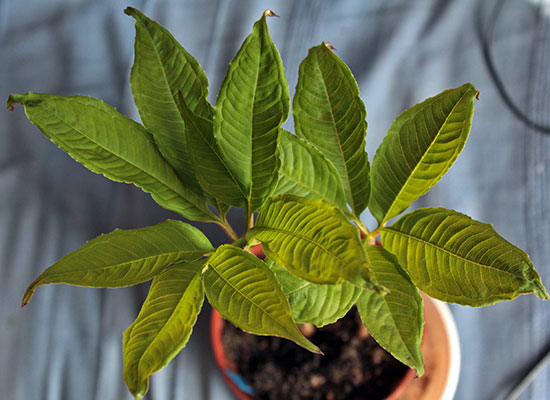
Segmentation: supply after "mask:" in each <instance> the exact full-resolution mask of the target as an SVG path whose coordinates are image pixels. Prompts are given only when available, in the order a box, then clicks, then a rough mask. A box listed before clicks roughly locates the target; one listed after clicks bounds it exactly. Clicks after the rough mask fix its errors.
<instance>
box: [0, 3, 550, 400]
mask: <svg viewBox="0 0 550 400" xmlns="http://www.w3.org/2000/svg"><path fill="white" fill-rule="evenodd" d="M497 1H498V0H497ZM502 3H503V4H502V5H501V7H502V8H501V9H500V11H499V12H498V13H493V11H494V10H495V6H496V4H497V3H496V1H495V0H486V1H472V0H456V1H430V0H425V1H411V0H400V1H398V0H368V1H367V0H341V1H291V0H289V1H278V0H271V1H252V0H249V1H221V0H220V1H204V0H195V1H192V0H186V1H184V0H173V1H161V0H155V1H153V0H152V1H144V0H142V1H130V0H127V1H120V0H115V1H113V0H96V1H89V0H48V1H44V0H26V1H21V0H0V99H6V98H7V96H8V94H9V93H12V92H26V91H37V92H48V93H57V94H63V95H72V94H83V95H91V96H96V97H101V98H103V99H105V100H106V101H107V102H108V103H110V104H112V105H114V106H116V107H117V108H118V109H119V110H120V111H121V112H123V113H125V114H127V115H128V116H130V117H134V118H137V113H136V109H135V106H134V103H133V100H132V97H131V92H130V89H129V84H128V77H129V70H130V67H131V65H132V62H133V38H134V28H133V20H132V19H131V18H129V17H127V16H126V15H124V14H123V13H122V10H123V9H124V7H125V6H126V5H133V6H134V7H137V8H139V9H141V10H143V11H144V12H145V13H147V14H148V15H150V16H151V17H153V18H155V19H156V20H158V21H160V22H161V23H163V24H164V25H165V26H166V27H168V28H169V29H170V30H171V31H172V32H173V34H174V35H175V36H176V38H177V39H179V40H180V41H181V42H182V43H183V45H184V46H185V47H186V48H187V50H188V51H189V52H190V53H191V54H193V55H194V56H195V57H196V58H197V59H198V60H199V62H200V63H201V64H202V65H203V66H204V68H205V70H206V72H207V74H208V76H209V79H210V83H211V90H210V92H211V95H210V99H211V100H212V101H215V94H216V92H217V89H218V87H219V85H220V83H221V80H222V79H223V76H224V73H225V70H226V67H227V64H228V62H229V60H230V59H231V58H232V57H233V55H234V54H235V52H236V50H237V49H238V47H239V46H240V44H241V42H242V40H243V39H244V37H245V36H246V35H247V34H248V33H249V32H250V31H251V27H252V23H253V21H255V20H256V19H257V18H258V17H259V16H260V14H261V12H262V11H263V10H264V9H265V8H271V9H273V10H275V11H276V12H277V13H278V14H280V15H281V18H280V19H271V20H270V21H269V25H270V30H271V33H272V36H273V39H274V41H275V43H276V44H277V46H278V48H279V51H280V53H281V55H282V58H283V60H284V63H285V66H286V76H287V79H288V82H289V84H290V86H291V94H292V92H293V88H294V86H295V84H296V80H297V69H298V65H299V62H300V61H301V59H303V57H305V55H306V53H307V49H308V48H309V47H311V46H313V45H317V44H319V43H320V42H321V41H331V42H332V44H333V45H334V47H335V48H336V49H337V50H336V51H337V53H338V55H339V56H340V57H342V58H343V59H344V60H345V61H346V62H347V63H348V64H349V66H350V67H351V69H352V71H353V72H354V74H355V76H356V78H357V80H358V82H359V86H360V89H361V95H362V97H363V99H364V100H365V102H366V105H367V114H368V115H367V120H368V123H369V128H368V133H367V142H368V145H367V147H368V151H369V154H370V156H371V157H372V155H373V154H374V150H375V149H376V147H377V146H378V144H379V143H380V141H381V140H382V138H383V136H384V135H385V133H386V131H387V128H388V127H389V125H390V123H391V121H392V120H393V118H394V117H395V116H396V115H397V114H398V113H400V112H401V111H403V110H404V109H405V108H407V107H409V106H411V105H412V104H414V103H416V102H418V101H421V100H423V99H424V98H426V97H428V96H431V95H433V94H436V93H438V92H440V91H441V90H443V89H446V88H449V87H456V86H458V85H460V84H462V83H464V82H468V81H471V82H474V83H475V84H476V86H477V87H478V89H480V90H481V99H480V101H479V102H477V103H476V114H475V117H474V122H473V127H472V131H471V137H470V140H469V142H468V144H467V145H466V147H465V149H464V151H463V153H462V155H461V156H460V157H459V159H458V161H457V162H456V164H455V165H454V166H453V167H452V169H451V170H450V171H449V173H448V174H447V175H446V176H445V177H444V178H443V179H442V181H441V182H440V183H439V184H438V186H437V187H436V188H435V189H434V190H432V191H431V192H430V193H429V194H428V195H426V196H425V197H423V198H422V199H420V200H419V201H418V202H417V204H416V206H428V205H434V206H439V205H441V206H444V207H448V208H452V209H455V210H458V211H461V212H464V213H468V214H470V215H471V216H473V217H474V218H476V219H479V220H481V221H484V222H490V223H493V224H494V226H495V228H496V229H497V230H498V231H499V232H500V233H501V234H502V235H503V236H504V237H505V238H507V239H509V240H510V241H512V242H514V243H516V244H518V245H519V246H520V247H522V248H524V249H526V250H527V251H528V252H529V253H530V255H531V257H532V260H533V261H534V263H535V265H536V267H537V268H538V270H539V271H540V273H541V275H542V277H543V280H544V281H545V282H546V284H547V285H549V284H550V189H549V188H550V180H549V179H550V135H548V134H545V133H543V132H542V131H541V130H540V129H535V128H534V126H535V125H536V124H539V125H543V126H544V125H549V124H550V84H549V83H550V75H549V74H550V5H549V2H548V1H547V0H532V1H515V0H513V1H505V2H504V1H503V2H502ZM490 21H493V22H490ZM491 24H492V25H493V27H492V30H493V33H492V35H491V38H490V40H489V45H488V50H489V53H490V61H492V65H493V66H494V69H495V71H496V72H497V74H498V76H499V77H500V79H501V81H502V83H503V85H504V88H501V90H504V92H505V93H507V94H508V96H509V98H508V101H510V100H511V101H512V103H513V104H514V105H515V106H516V108H517V109H516V112H515V113H514V112H513V111H512V109H511V108H510V107H509V106H508V105H507V104H506V101H505V100H504V97H503V96H502V93H501V92H499V89H497V85H496V84H495V79H494V78H492V77H491V76H490V74H489V67H490V63H488V62H487V60H486V59H485V58H484V55H483V52H482V46H481V40H480V32H487V30H488V29H491ZM288 127H292V124H291V122H290V123H289V124H288ZM167 217H174V215H172V214H170V213H169V212H166V211H163V210H161V209H160V208H159V207H157V206H156V205H155V204H154V203H153V202H152V200H151V199H150V197H149V196H148V195H146V194H144V193H142V192H140V191H139V190H138V189H136V188H135V187H133V186H130V185H124V184H118V183H114V182H110V181H107V180H106V179H104V178H103V177H101V176H98V175H94V174H92V173H91V172H89V171H88V170H86V169H85V168H84V167H82V166H80V165H79V164H77V163H75V162H74V161H73V160H72V159H71V158H70V157H68V156H67V155H65V154H64V153H63V152H62V151H60V150H59V149H57V148H56V147H55V146H54V145H53V144H52V143H50V142H49V141H48V140H47V139H46V138H45V137H44V136H42V135H41V134H40V132H39V131H38V129H37V128H35V127H34V126H32V125H31V124H30V123H29V122H28V121H27V120H26V118H25V116H24V113H23V110H22V109H21V108H20V107H18V108H17V110H16V111H15V112H13V113H8V112H7V111H6V110H5V108H4V107H1V110H0V398H1V399H6V400H35V399H47V400H58V399H63V400H65V399H67V400H73V399H79V400H92V399H93V400H115V399H116V400H119V399H129V398H130V396H129V394H128V392H127V390H126V388H125V386H124V384H123V380H122V373H121V372H122V364H121V333H122V331H123V330H124V329H126V327H127V326H128V325H129V324H130V323H131V322H132V320H133V318H134V317H135V316H136V314H137V311H138V309H139V305H140V303H141V301H142V300H143V299H144V295H145V294H146V287H137V288H128V289H120V290H97V289H83V288H73V287H68V286H65V285H52V286H49V287H41V288H40V289H39V290H38V291H37V293H36V296H35V298H34V299H33V301H32V302H31V303H30V305H29V306H27V308H25V309H23V310H19V303H20V299H21V295H22V293H23V291H24V289H25V287H26V285H27V284H28V283H29V282H30V281H31V280H32V279H33V278H34V277H35V276H36V275H37V274H39V273H40V272H41V270H42V269H43V268H45V267H46V266H48V265H50V264H51V263H53V262H54V261H55V260H56V259H58V258H59V257H61V256H62V255H64V254H66V253H67V252H69V251H71V250H74V249H76V248H77V247H79V246H81V245H82V244H83V243H84V242H85V241H86V240H88V239H90V238H92V237H94V236H96V235H98V234H100V233H103V232H109V231H111V230H113V229H114V228H115V227H122V228H131V227H141V226H145V225H148V224H153V223H156V222H159V221H161V220H163V219H165V218H167ZM235 217H237V216H235ZM201 227H204V228H205V230H206V231H208V232H211V233H212V234H213V235H214V237H215V241H217V242H218V243H219V242H220V241H222V240H223V236H222V233H221V231H218V230H217V229H216V228H215V227H214V228H213V227H210V226H207V225H201ZM452 311H453V313H454V316H455V318H456V321H457V325H458V330H459V332H460V340H461V345H462V365H463V367H462V372H461V375H460V382H459V389H458V393H457V395H456V399H460V400H475V399H482V400H485V399H486V400H492V399H499V398H502V397H503V396H504V395H505V394H506V393H507V392H508V391H509V390H510V389H511V388H512V387H513V385H514V384H516V383H517V381H518V380H519V379H520V378H521V376H522V375H523V373H524V372H525V371H526V369H527V368H528V367H529V366H530V365H531V364H532V363H533V362H534V361H536V359H537V357H539V355H540V354H541V353H540V352H541V351H542V350H543V349H544V348H545V347H547V346H548V345H549V344H550V302H548V303H543V302H542V301H540V300H538V299H537V298H535V297H534V296H522V297H520V298H519V299H518V300H516V301H514V302H505V303H500V304H498V305H495V306H491V307H488V308H484V309H472V308H465V307H460V306H453V307H452ZM150 393H151V395H150V398H151V399H155V400H168V399H193V400H196V399H213V400H224V399H229V398H231V395H230V393H229V392H228V390H227V389H226V388H225V386H224V384H223V381H222V379H221V377H220V375H219V373H218V372H217V371H216V369H215V368H214V363H213V359H212V354H211V350H210V348H209V345H208V309H206V308H205V310H204V312H203V314H202V315H201V317H200V319H199V323H198V326H197V327H196V329H195V332H194V333H193V335H192V338H191V341H190V343H189V345H188V346H187V348H186V349H185V350H184V351H183V352H182V353H181V354H180V355H179V356H178V357H177V358H176V359H175V360H174V361H173V362H172V364H171V365H170V366H169V367H168V368H166V369H165V370H164V371H162V372H161V373H159V374H157V375H156V376H154V377H153V379H152V386H151V392H150ZM548 398H550V367H546V368H545V370H543V372H542V373H541V375H539V377H538V378H537V379H536V381H535V382H534V383H533V384H532V385H531V386H530V387H529V389H528V390H527V391H526V392H525V393H524V395H523V396H522V399H533V400H541V399H548Z"/></svg>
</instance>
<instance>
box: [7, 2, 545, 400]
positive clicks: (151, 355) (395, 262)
mask: <svg viewBox="0 0 550 400" xmlns="http://www.w3.org/2000/svg"><path fill="white" fill-rule="evenodd" d="M125 12H126V13H127V14H128V15H130V16H132V17H134V18H135V20H136V42H135V53H136V54H135V62H134V66H133V68H132V72H131V77H130V80H131V86H132V91H133V95H134V99H135V102H136V105H137V107H138V110H139V113H140V116H141V120H142V122H143V125H141V124H139V123H137V122H135V121H132V120H130V119H128V118H127V117H125V116H124V115H122V114H120V113H118V112H117V111H116V110H115V109H114V108H112V107H111V106H109V105H107V104H105V103H104V102H102V101H101V100H98V99H94V98H90V97H82V96H74V97H62V96H55V95H49V94H38V93H27V94H13V95H11V96H10V97H9V99H8V108H9V109H13V106H14V105H15V104H23V106H24V108H25V112H26V114H27V116H28V118H29V119H30V121H31V122H32V123H34V124H35V125H36V126H38V127H39V128H40V129H41V130H42V132H43V133H44V134H45V135H46V136H47V137H48V138H50V139H51V140H52V141H53V142H54V143H55V144H56V145H58V146H59V147H60V148H61V149H62V150H64V151H66V152H67V153H68V154H70V155H71V156H72V157H73V158H74V159H75V160H77V161H79V162H80V163H82V164H84V165H85V166H86V167H88V168H89V169H90V170H91V171H93V172H96V173H101V174H103V175H105V176H106V177H108V178H110V179H113V180H115V181H121V182H126V183H133V184H134V185H136V186H138V187H140V188H142V189H143V190H144V191H146V192H149V193H150V194H151V196H152V197H153V199H154V200H155V201H156V202H157V203H158V204H159V205H161V206H162V207H164V208H166V209H168V210H171V211H174V212H176V213H178V214H179V215H181V216H182V217H184V218H186V219H189V220H194V221H202V222H211V223H214V224H217V225H218V226H219V227H221V229H223V230H224V231H225V232H226V233H227V235H228V237H229V238H230V241H231V243H230V244H224V245H222V246H220V247H218V248H213V247H212V245H211V244H210V242H209V240H208V239H207V238H206V237H205V236H204V235H203V234H202V233H201V232H200V231H199V230H198V229H196V228H194V227H193V226H191V225H189V224H187V223H184V222H182V221H175V220H168V221H165V222H162V223H160V224H158V225H154V226H150V227H145V228H141V229H133V230H115V231H114V232H111V233H108V234H104V235H101V236H99V237H97V238H95V239H92V240H90V241H89V242H88V243H86V244H85V245H84V246H82V247H81V248H80V249H78V250H76V251H74V252H72V253H70V254H68V255H66V256H65V257H63V258H61V259H60V260H59V261H57V262H56V263H55V264H54V265H52V266H51V267H49V268H47V269H46V270H45V271H44V272H43V273H42V274H41V275H40V276H38V277H37V278H36V279H35V280H34V281H33V282H32V283H31V284H30V286H29V287H28V289H27V290H26V292H25V294H24V297H23V305H26V304H27V303H28V302H29V300H30V298H31V297H32V295H33V293H34V292H35V290H36V289H37V288H38V287H39V286H40V285H43V284H47V283H66V284H71V285H79V286H90V287H107V288H114V287H123V286H130V285H135V284H139V283H142V282H146V281H149V280H152V284H151V287H150V289H149V294H148V297H147V299H146V300H145V303H144V304H143V307H142V309H141V311H140V313H139V315H138V317H137V319H136V320H135V322H134V323H133V324H132V325H131V326H130V327H129V328H128V329H127V330H126V331H125V332H124V339H123V352H124V380H125V382H126V384H127V386H128V388H129V390H130V391H131V392H132V394H133V395H134V396H135V398H136V399H140V398H142V397H143V396H145V394H146V393H147V390H148V383H149V377H150V375H152V374H154V373H155V372H157V371H158V370H160V369H161V368H163V367H164V366H165V365H166V364H167V363H168V362H169V361H170V360H171V359H172V358H173V357H174V356H175V355H176V354H177V353H178V352H179V351H180V350H181V349H182V348H183V347H184V346H185V344H186V342H187V340H188V338H189V336H190V334H191V331H192V329H193V325H194V323H195V321H196V319H197V315H198V314H199V312H200V310H201V307H202V304H203V300H204V296H205V294H206V297H207V298H208V300H209V302H210V304H211V305H212V306H213V307H214V308H215V309H216V310H218V311H219V313H220V314H221V316H222V317H223V318H225V319H226V320H228V321H230V322H232V323H233V324H234V325H235V326H237V327H239V328H241V329H242V330H244V331H247V332H250V333H253V334H257V335H273V336H278V337H281V338H285V339H289V340H291V341H293V342H295V343H296V344H298V345H299V346H301V347H303V348H304V349H307V350H308V351H311V352H314V353H321V352H322V349H320V348H318V347H317V346H316V345H315V344H314V343H312V342H311V341H310V340H309V339H308V338H307V337H305V336H304V334H303V332H302V331H301V330H300V329H299V328H298V327H297V325H296V322H300V323H309V324H312V325H315V326H323V325H326V324H329V323H332V322H335V321H337V320H339V319H340V318H342V317H343V316H344V315H345V314H346V313H347V312H348V310H349V309H350V308H352V306H353V305H354V304H357V308H358V310H359V313H360V315H361V319H362V322H363V323H364V325H365V326H366V328H367V329H368V332H369V333H370V335H371V336H372V337H373V338H374V339H376V341H377V342H378V343H379V344H380V345H381V346H382V347H383V348H385V349H386V350H388V351H389V352H390V353H391V354H392V355H393V356H394V357H395V358H396V359H398V360H399V361H401V362H402V363H404V364H406V365H407V366H409V367H411V368H413V369H414V370H415V371H416V373H417V374H418V375H422V373H423V360H422V354H421V351H420V346H421V339H422V332H423V311H422V297H421V296H420V294H419V291H418V289H420V290H422V291H423V292H424V293H426V294H427V295H429V296H432V297H434V298H436V299H440V300H443V301H447V302H452V303H458V304H463V305H469V306H473V307H479V306H485V305H489V304H493V303H495V302H497V301H501V300H510V299H513V298H515V297H517V296H518V295H520V294H523V293H534V294H535V295H537V296H538V297H540V298H541V299H545V300H546V299H548V298H549V294H548V292H547V291H546V289H545V288H544V286H543V284H542V282H541V280H540V277H539V275H538V274H537V272H536V271H535V269H534V267H533V265H532V263H531V262H530V260H529V257H528V256H527V254H525V253H524V252H523V251H521V250H520V249H518V248H517V247H515V246H514V245H512V244H510V243H508V242H507V241H506V240H505V239H503V238H502V237H501V236H499V235H498V234H497V233H496V232H495V231H494V230H493V228H492V227H491V226H490V225H486V224H483V223H481V222H477V221H474V220H472V219H471V218H469V217H467V216H465V215H463V214H460V213H458V212H456V211H453V210H446V209H442V208H424V209H420V210H416V211H413V212H410V213H407V214H404V215H403V216H401V217H400V218H399V219H398V220H397V221H396V222H394V223H392V224H390V222H391V221H392V220H393V218H394V217H397V216H399V215H400V214H401V213H402V212H403V211H405V210H406V209H407V208H408V207H409V205H410V204H411V203H412V202H413V201H414V200H415V199H417V198H418V197H419V196H421V195H423V194H424V193H426V192H427V191H428V190H429V189H430V188H431V187H432V186H433V185H435V184H436V183H437V181H438V180H439V179H440V178H441V177H442V176H443V175H444V174H445V173H446V171H447V170H448V169H449V167H450V166H451V164H452V163H453V162H454V160H455V159H456V157H457V156H458V154H459V153H460V151H461V150H462V148H463V146H464V143H465V141H466V139H467V136H468V133H469V129H470V124H471V119H472V115H473V107H474V106H473V104H474V99H475V98H476V97H477V96H478V91H477V90H476V89H475V88H474V86H473V85H472V84H465V85H463V86H460V87H458V88H455V89H450V90H446V91H444V92H442V93H440V94H439V95H437V96H435V97H432V98H429V99H427V100H426V101H424V102H422V103H420V104H417V105H415V106H414V107H412V108H411V109H409V110H407V111H405V112H404V113H402V114H401V115H399V116H398V117H397V118H396V120H395V121H394V123H393V124H392V126H391V128H390V130H389V132H388V135H387V136H386V138H385V139H384V141H383V143H382V144H381V146H380V147H379V149H378V150H377V152H376V154H375V156H374V158H373V161H372V165H370V163H369V160H368V156H367V153H366V151H365V134H366V128H367V123H366V121H365V118H366V111H365V106H364V104H363V101H362V100H361V98H360V97H359V90H358V87H357V84H356V82H355V80H354V78H353V76H352V74H351V71H350V70H349V68H348V67H347V66H346V65H345V64H344V62H343V61H342V60H341V59H340V58H338V56H337V55H336V54H335V53H334V52H333V50H332V46H331V45H330V43H322V44H321V45H319V46H316V47H313V48H312V49H310V50H309V54H308V55H307V57H306V58H305V59H304V61H303V62H302V64H301V65H300V72H299V80H298V84H297V87H296V94H295V96H294V99H293V108H292V112H293V115H294V123H295V130H296V135H294V134H292V133H290V132H287V131H285V130H283V129H282V128H281V125H282V123H283V122H284V121H285V120H286V119H287V117H288V114H289V110H290V96H289V91H288V86H287V84H286V81H285V77H284V73H283V65H282V62H281V59H280V57H279V54H278V52H277V49H276V48H275V45H274V44H273V42H272V41H271V38H270V36H269V31H268V28H267V23H266V18H267V17H270V16H276V14H275V13H273V12H272V11H269V10H266V11H265V12H264V14H263V15H262V17H261V18H260V19H259V20H258V21H257V22H256V23H255V24H254V29H253V32H252V34H250V36H248V37H247V38H246V40H245V41H244V43H243V45H242V47H241V49H240V50H239V51H238V53H237V55H236V56H235V58H234V59H233V61H232V62H231V63H230V65H229V68H228V71H227V75H226V77H225V80H224V81H223V83H222V85H221V88H220V91H219V94H218V97H217V101H216V104H215V106H212V105H211V104H210V103H209V102H208V101H207V99H206V98H207V94H208V81H207V78H206V75H205V73H204V71H203V70H202V68H201V66H200V65H199V64H198V62H197V61H196V60H195V59H194V58H193V57H192V56H191V55H190V54H189V53H187V52H186V51H185V49H184V48H183V47H181V45H180V44H179V43H178V42H177V41H176V40H175V39H174V38H173V37H172V36H171V35H170V33H169V32H168V31H167V30H166V29H164V28H163V27H162V26H160V25H159V24H158V23H156V22H154V21H152V20H151V19H149V18H147V17H146V16H145V15H143V14H142V13H141V12H139V11H138V10H136V9H133V8H131V7H128V8H127V9H126V10H125ZM232 206H234V207H241V208H243V210H244V218H245V221H246V231H245V232H244V234H242V235H239V234H237V233H236V232H235V230H234V229H233V228H232V226H231V224H230V223H229V221H228V219H227V217H226V216H227V212H228V210H229V209H230V207H232ZM367 207H368V208H369V210H370V212H371V213H372V214H373V216H374V217H375V218H376V220H377V221H378V226H377V227H375V228H374V229H368V228H367V226H366V225H365V224H364V223H363V222H362V220H361V219H360V216H361V214H362V213H363V212H364V211H365V210H366V209H367ZM378 236H380V237H381V242H382V245H383V248H382V247H380V246H376V245H375V241H376V238H377V237H378ZM258 244H261V245H262V249H263V251H264V252H265V255H266V256H267V258H266V260H261V259H259V258H258V257H256V256H255V255H254V254H252V249H253V248H254V246H256V245H258ZM302 282H305V283H306V284H307V292H304V293H305V294H306V295H307V296H306V300H305V301H302V300H303V298H300V301H298V300H297V298H296V296H293V294H292V293H290V291H289V288H291V287H296V285H297V284H300V283H302ZM294 293H295V292H294ZM302 294H303V293H302ZM314 296H317V297H316V298H319V296H321V297H322V298H323V301H308V299H313V298H314ZM325 351H326V349H325Z"/></svg>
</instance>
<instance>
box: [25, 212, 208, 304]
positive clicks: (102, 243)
mask: <svg viewBox="0 0 550 400" xmlns="http://www.w3.org/2000/svg"><path fill="white" fill-rule="evenodd" d="M213 250H214V249H213V248H212V245H211V244H210V242H209V241H208V239H207V238H206V236H204V235H203V234H202V232H201V231H199V230H198V229H197V228H194V227H193V226H191V225H189V224H186V223H184V222H181V221H172V220H167V221H165V222H162V223H160V224H157V225H154V226H148V227H146V228H141V229H129V230H120V229H117V230H115V231H114V232H111V233H107V234H104V235H100V236H98V237H96V238H95V239H92V240H90V241H89V242H88V243H86V244H85V245H84V246H82V247H81V248H80V249H78V250H75V251H73V252H72V253H69V254H67V255H66V256H65V257H63V258H61V259H60V260H59V261H57V262H56V263H55V264H54V265H52V266H51V267H49V268H47V269H46V270H45V271H44V272H42V274H40V276H38V278H36V279H35V280H34V281H33V282H32V283H31V284H30V285H29V287H28V288H27V290H26V292H25V296H24V297H23V305H25V304H27V303H28V301H29V300H30V298H31V297H32V295H33V293H34V291H35V290H36V288H37V287H38V286H40V285H45V284H47V283H67V284H70V285H76V286H89V287H107V288H114V287H124V286H131V285H136V284H138V283H141V282H145V281H148V280H150V279H152V278H153V277H154V276H155V275H158V274H159V273H160V272H162V271H163V270H164V268H166V267H167V266H168V265H170V264H172V263H174V262H178V261H193V260H196V259H198V258H200V257H202V256H203V255H204V254H205V253H208V252H211V251H213Z"/></svg>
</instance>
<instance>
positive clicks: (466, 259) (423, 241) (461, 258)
mask: <svg viewBox="0 0 550 400" xmlns="http://www.w3.org/2000/svg"><path fill="white" fill-rule="evenodd" d="M382 230H383V231H388V232H393V233H395V234H397V235H402V236H405V237H406V238H408V239H411V240H416V241H418V242H420V243H422V244H425V245H427V246H430V247H433V248H435V249H436V250H440V251H442V252H444V253H447V254H449V255H451V256H453V257H456V258H458V259H460V260H462V261H464V262H468V263H471V264H474V265H477V266H478V267H480V268H487V269H491V270H494V271H497V272H503V273H505V274H509V275H512V276H513V277H515V278H519V279H521V280H525V278H524V277H523V276H521V275H517V274H514V273H512V272H510V271H506V270H503V269H498V268H496V267H493V266H491V265H486V264H481V263H479V262H477V261H474V260H470V259H468V258H466V257H463V256H461V255H458V254H456V253H453V252H452V251H450V250H447V249H445V248H443V247H441V246H439V245H438V244H435V243H431V242H428V241H427V240H425V239H422V238H419V237H417V236H413V235H411V234H408V233H404V232H401V231H398V230H395V229H393V228H392V227H388V228H383V229H382Z"/></svg>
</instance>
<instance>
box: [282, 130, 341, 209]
mask: <svg viewBox="0 0 550 400" xmlns="http://www.w3.org/2000/svg"><path fill="white" fill-rule="evenodd" d="M279 150H280V152H281V168H280V169H279V182H278V183H277V188H276V189H275V192H274V193H273V194H274V195H276V194H284V193H290V194H294V195H296V196H302V197H307V198H310V199H321V200H325V201H327V202H329V203H331V204H334V205H335V206H338V207H340V208H341V209H342V210H345V211H347V210H348V208H347V206H346V197H345V194H344V187H343V185H342V180H341V179H340V175H339V174H338V171H337V170H336V168H335V167H334V165H333V164H332V162H330V161H329V160H328V159H327V158H326V157H325V156H324V155H323V153H321V152H320V151H319V150H318V149H317V148H316V147H315V146H313V145H311V144H310V143H309V142H308V141H306V140H304V139H300V138H299V137H297V136H295V135H293V134H292V133H290V132H288V131H285V130H281V139H280V142H279Z"/></svg>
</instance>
